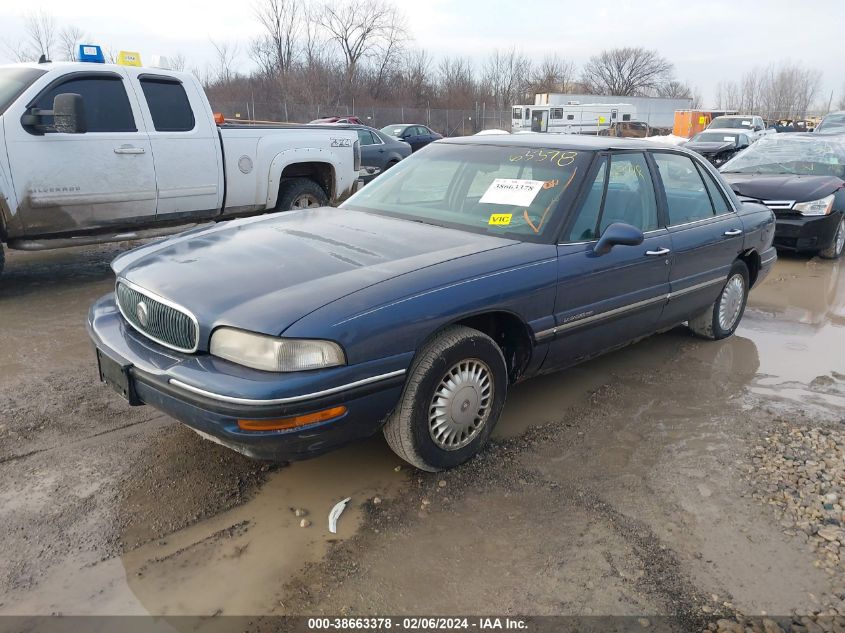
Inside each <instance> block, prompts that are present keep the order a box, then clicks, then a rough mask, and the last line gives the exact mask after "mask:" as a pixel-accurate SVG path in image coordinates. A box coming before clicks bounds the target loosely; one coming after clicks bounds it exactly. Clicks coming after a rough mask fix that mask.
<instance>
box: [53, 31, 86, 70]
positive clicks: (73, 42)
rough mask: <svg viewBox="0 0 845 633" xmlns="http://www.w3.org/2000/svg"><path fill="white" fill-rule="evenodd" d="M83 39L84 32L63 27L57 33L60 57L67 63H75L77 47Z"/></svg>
mask: <svg viewBox="0 0 845 633" xmlns="http://www.w3.org/2000/svg"><path fill="white" fill-rule="evenodd" d="M83 39H85V31H83V30H82V29H80V28H79V27H76V26H70V25H69V26H65V27H64V28H62V30H61V31H59V46H60V48H61V55H62V56H63V57H64V58H65V60H67V61H69V62H75V61H76V59H77V53H78V51H79V45H80V44H81V43H82V40H83Z"/></svg>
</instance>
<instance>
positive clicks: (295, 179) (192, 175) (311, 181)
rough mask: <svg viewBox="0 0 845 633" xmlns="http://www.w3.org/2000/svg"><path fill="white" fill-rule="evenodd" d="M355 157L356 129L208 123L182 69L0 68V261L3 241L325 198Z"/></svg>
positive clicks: (103, 235) (37, 240)
mask: <svg viewBox="0 0 845 633" xmlns="http://www.w3.org/2000/svg"><path fill="white" fill-rule="evenodd" d="M359 169H360V146H359V144H358V136H357V133H356V131H355V130H348V129H343V128H338V127H334V126H326V127H320V126H314V125H302V126H297V125H268V126H260V127H259V126H251V125H250V126H247V125H227V124H222V125H218V124H217V123H216V122H215V115H214V114H213V113H212V111H211V106H210V105H209V103H208V99H207V98H206V96H205V93H204V92H203V90H202V87H201V85H200V83H199V82H198V81H197V80H196V78H195V77H194V76H193V75H191V74H189V73H183V72H174V71H171V70H164V69H160V68H140V67H130V66H116V65H111V64H96V63H84V62H76V63H50V62H48V63H39V64H36V63H32V64H13V65H7V66H0V271H2V266H3V259H4V258H3V250H2V242H5V243H6V244H7V245H8V246H9V247H10V248H19V249H25V250H40V249H46V248H58V247H64V246H76V245H83V244H91V243H97V242H105V241H114V240H123V239H133V238H140V237H149V236H154V235H162V234H166V233H173V232H176V231H177V230H178V228H177V227H180V226H181V227H184V225H186V224H193V223H198V222H208V221H212V220H220V219H226V218H230V217H235V216H241V215H249V214H256V213H263V212H268V211H284V210H289V209H296V208H304V207H311V206H323V205H325V204H328V203H329V202H330V201H333V200H336V199H338V198H342V197H344V196H345V195H346V194H348V193H350V192H351V191H352V190H353V188H354V187H355V185H356V182H357V179H358V170H359Z"/></svg>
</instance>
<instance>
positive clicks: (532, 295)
mask: <svg viewBox="0 0 845 633" xmlns="http://www.w3.org/2000/svg"><path fill="white" fill-rule="evenodd" d="M528 255H530V256H528ZM527 256H528V257H527ZM556 292H557V256H556V249H555V247H554V246H553V245H547V244H525V243H523V244H521V245H519V246H513V247H509V248H503V249H498V250H495V251H491V252H489V253H480V254H477V255H473V256H469V257H465V258H460V259H458V260H454V261H450V262H443V263H441V264H438V265H435V266H431V267H429V268H426V269H421V270H418V271H415V272H413V273H409V274H407V275H401V276H399V277H395V278H393V279H391V280H388V281H385V282H382V283H379V284H375V285H373V286H370V287H369V288H365V289H363V290H360V291H358V292H354V293H352V294H350V295H347V296H346V297H343V298H341V299H339V300H337V301H334V302H331V303H329V304H327V305H326V306H324V307H322V308H320V309H318V310H316V311H315V312H312V313H311V314H309V315H307V316H306V317H303V318H302V319H300V320H299V321H297V322H296V323H294V324H292V325H291V326H290V327H289V328H288V329H287V330H285V332H284V333H283V336H286V337H292V338H296V337H302V338H311V337H313V338H326V339H329V340H334V341H337V342H338V343H340V345H341V346H342V347H343V348H344V350H345V351H346V354H347V358H348V359H349V362H350V363H360V362H370V361H373V360H375V359H378V358H381V357H385V356H390V355H396V354H403V353H408V352H414V351H415V350H417V349H418V348H419V347H420V345H422V344H423V342H424V341H425V340H427V339H428V337H430V336H431V335H432V334H433V333H434V332H436V331H438V330H440V329H442V328H443V327H445V326H447V325H450V324H452V323H455V322H457V321H461V320H463V319H466V318H471V317H473V316H476V315H479V314H483V313H486V312H502V313H509V314H512V315H514V316H516V317H518V318H519V319H520V320H521V321H522V322H523V323H524V324H525V325H526V326H527V328H528V329H529V333H530V334H532V335H533V333H534V332H535V331H538V330H540V329H543V327H548V326H549V324H548V321H549V319H551V315H552V313H553V312H554V303H555V296H556Z"/></svg>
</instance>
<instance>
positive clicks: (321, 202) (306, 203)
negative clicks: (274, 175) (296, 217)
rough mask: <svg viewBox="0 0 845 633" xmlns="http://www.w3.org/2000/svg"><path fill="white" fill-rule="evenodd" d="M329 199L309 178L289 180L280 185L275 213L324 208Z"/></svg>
mask: <svg viewBox="0 0 845 633" xmlns="http://www.w3.org/2000/svg"><path fill="white" fill-rule="evenodd" d="M328 204H329V198H328V196H327V195H326V192H325V191H323V188H322V187H321V186H320V185H318V184H317V183H316V182H314V181H313V180H311V179H309V178H291V179H290V180H287V181H285V182H284V183H282V187H281V189H280V190H279V200H278V201H277V202H276V211H294V210H296V209H316V208H317V207H326V206H328Z"/></svg>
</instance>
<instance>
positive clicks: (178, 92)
mask: <svg viewBox="0 0 845 633" xmlns="http://www.w3.org/2000/svg"><path fill="white" fill-rule="evenodd" d="M141 89H142V90H143V91H144V98H145V99H146V100H147V106H148V107H149V108H150V114H151V115H152V118H153V126H154V127H155V129H156V131H157V132H189V131H190V130H193V129H194V124H195V121H194V112H193V110H192V109H191V103H190V102H189V101H188V95H187V94H185V88H184V87H183V86H182V84H181V83H179V82H178V81H168V80H166V79H148V78H143V79H141Z"/></svg>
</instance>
